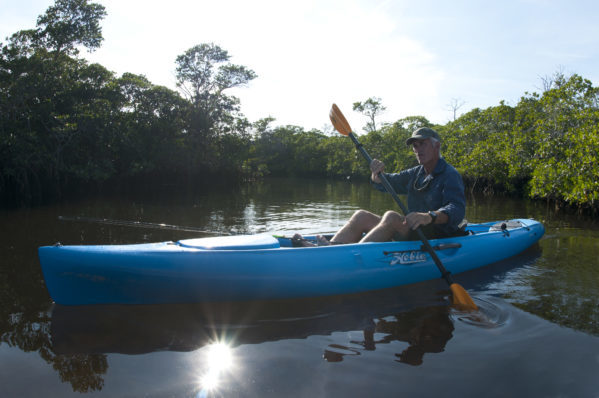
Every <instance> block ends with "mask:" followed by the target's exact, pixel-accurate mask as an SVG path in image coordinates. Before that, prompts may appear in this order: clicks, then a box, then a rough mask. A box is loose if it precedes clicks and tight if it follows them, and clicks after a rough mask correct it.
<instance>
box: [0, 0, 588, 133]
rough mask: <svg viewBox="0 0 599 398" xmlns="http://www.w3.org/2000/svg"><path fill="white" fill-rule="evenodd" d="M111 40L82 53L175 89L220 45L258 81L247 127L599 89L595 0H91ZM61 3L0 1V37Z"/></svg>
mask: <svg viewBox="0 0 599 398" xmlns="http://www.w3.org/2000/svg"><path fill="white" fill-rule="evenodd" d="M96 2H97V3H100V4H102V5H104V6H105V7H106V12H107V16H106V17H105V19H104V20H103V21H102V23H101V26H102V34H103V37H104V42H103V43H102V47H101V48H100V49H98V50H96V51H95V52H93V53H87V52H86V51H83V52H82V53H81V54H80V55H81V56H82V57H85V58H86V59H88V60H89V61H90V62H97V63H100V64H102V65H103V66H105V67H106V68H108V69H109V70H111V71H113V72H115V73H116V75H117V76H120V75H121V74H122V73H124V72H130V73H135V74H139V75H145V76H146V77H147V78H148V79H149V80H150V81H151V82H152V83H153V84H157V85H164V86H167V87H169V88H172V89H176V78H175V66H176V65H175V59H176V58H177V56H178V55H181V54H183V53H184V52H185V51H186V50H188V49H190V48H192V47H193V46H195V45H198V44H202V43H214V44H216V45H218V46H220V47H221V48H223V49H224V50H226V51H228V53H229V55H230V56H231V59H230V62H231V63H234V64H238V65H243V66H246V67H247V68H249V69H252V70H253V71H254V72H255V73H256V74H257V76H258V77H257V78H256V79H254V80H252V81H251V82H250V83H249V84H248V85H247V86H245V87H242V88H238V89H233V90H231V91H230V92H229V94H232V95H235V96H237V97H238V98H239V99H240V100H241V111H242V113H243V114H244V115H245V116H246V117H247V118H248V119H249V120H250V121H251V122H254V121H257V120H259V119H261V118H265V117H269V116H270V117H274V118H275V119H276V120H275V122H274V125H287V124H291V125H296V126H301V127H303V128H305V129H308V130H309V129H312V128H315V129H319V130H327V129H328V131H330V130H331V124H330V121H329V119H328V113H329V110H330V107H331V104H333V103H336V104H337V105H338V106H339V107H340V109H341V110H342V112H343V113H344V114H345V116H346V117H347V119H348V121H349V122H350V124H351V126H352V128H353V130H355V131H357V132H360V131H362V129H363V127H364V126H365V125H366V123H367V119H366V117H365V116H363V115H361V114H359V113H357V112H354V111H352V104H353V103H354V102H357V101H365V100H366V99H368V98H370V97H376V98H380V100H381V102H382V104H383V105H384V106H385V107H386V108H387V109H386V111H385V112H384V113H383V114H381V115H380V116H379V117H378V119H377V123H382V122H389V123H392V122H394V121H396V120H398V119H400V118H403V117H407V116H416V115H421V116H425V117H426V118H427V119H429V120H430V121H432V122H434V123H439V124H445V123H447V122H448V121H450V120H452V119H453V110H452V106H451V104H462V106H461V107H460V108H459V109H458V116H459V115H460V114H463V113H465V112H468V111H469V110H471V109H473V108H482V109H485V108H488V107H491V106H496V105H498V104H499V103H500V101H505V102H506V103H507V104H508V105H512V106H514V105H516V104H517V103H518V101H519V99H520V98H521V97H522V96H523V95H525V94H526V93H527V92H528V93H532V92H539V93H540V92H541V91H542V79H543V78H546V77H549V76H551V75H553V74H554V73H556V72H562V73H564V74H566V75H570V74H574V73H576V74H578V75H580V76H582V77H584V78H586V79H589V80H591V81H592V82H593V85H594V86H597V84H598V83H599V23H597V15H599V2H596V1H590V0H589V1H586V0H584V1H583V0H581V1H577V0H545V1H543V0H502V1H496V2H487V1H475V0H469V1H467V0H453V1H451V2H450V1H442V0H437V1H432V0H418V1H415V0H382V1H377V0H301V1H285V0H251V1H248V0H212V1H205V0H193V1H191V0H187V1H186V0H168V1H164V0H162V1H154V0H97V1H96ZM53 3H54V1H53V0H19V1H14V0H0V10H2V13H1V14H0V39H1V40H2V42H5V38H6V37H8V36H10V35H11V34H13V33H15V32H17V31H19V30H22V29H30V28H33V27H35V24H36V19H37V17H38V16H39V15H41V14H43V13H44V12H45V11H46V9H47V8H48V7H49V6H51V5H52V4H53Z"/></svg>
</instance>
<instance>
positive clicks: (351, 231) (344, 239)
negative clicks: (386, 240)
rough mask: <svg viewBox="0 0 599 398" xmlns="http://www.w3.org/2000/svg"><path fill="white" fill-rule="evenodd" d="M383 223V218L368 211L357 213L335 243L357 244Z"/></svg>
mask: <svg viewBox="0 0 599 398" xmlns="http://www.w3.org/2000/svg"><path fill="white" fill-rule="evenodd" d="M379 222H381V217H380V216H377V215H376V214H374V213H371V212H369V211H366V210H358V211H356V212H355V213H354V214H353V215H352V217H351V218H350V219H349V220H348V221H347V223H345V225H344V226H343V227H341V229H340V230H339V231H337V233H336V234H335V236H333V238H332V239H331V242H335V243H356V242H359V241H360V239H362V235H363V234H365V233H368V232H369V231H370V230H371V229H373V228H374V227H376V226H377V225H378V223H379Z"/></svg>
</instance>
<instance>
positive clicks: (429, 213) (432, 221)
mask: <svg viewBox="0 0 599 398" xmlns="http://www.w3.org/2000/svg"><path fill="white" fill-rule="evenodd" d="M428 215H429V216H431V224H434V223H435V220H436V219H437V212H434V211H432V210H431V211H429V212H428Z"/></svg>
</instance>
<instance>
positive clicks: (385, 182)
mask: <svg viewBox="0 0 599 398" xmlns="http://www.w3.org/2000/svg"><path fill="white" fill-rule="evenodd" d="M348 137H349V138H351V140H352V141H353V143H354V144H355V145H356V149H358V151H360V153H361V154H362V156H364V158H365V159H366V161H367V162H368V166H370V164H371V163H372V158H371V157H370V155H369V154H368V152H366V149H364V147H363V146H362V144H361V143H360V141H358V139H357V138H356V136H355V135H354V133H352V132H350V133H349V134H348ZM379 178H380V179H381V184H382V185H383V187H384V188H385V189H386V190H387V192H389V194H390V195H391V196H392V197H393V199H394V200H395V202H396V203H397V204H398V205H399V207H400V209H401V211H402V212H403V213H404V215H407V214H408V209H407V208H406V207H405V206H404V204H403V202H402V201H401V199H400V198H399V196H398V195H397V193H396V192H395V190H394V189H393V187H392V186H391V184H390V183H389V180H387V177H386V176H385V174H384V173H380V174H379ZM416 233H417V234H418V237H419V238H420V240H421V241H422V244H423V245H424V248H425V249H426V251H427V252H428V253H429V254H430V255H431V257H432V259H433V261H434V262H435V265H436V266H437V268H438V269H439V271H440V272H441V276H442V277H443V279H445V281H447V283H448V284H449V285H450V286H451V285H453V283H454V282H453V278H452V277H451V273H449V271H447V270H446V269H445V267H444V266H443V263H442V262H441V260H440V259H439V257H438V256H437V253H435V250H434V249H433V248H432V246H431V244H430V243H429V241H428V239H427V238H426V236H425V235H424V233H423V232H422V230H421V229H420V227H418V228H416Z"/></svg>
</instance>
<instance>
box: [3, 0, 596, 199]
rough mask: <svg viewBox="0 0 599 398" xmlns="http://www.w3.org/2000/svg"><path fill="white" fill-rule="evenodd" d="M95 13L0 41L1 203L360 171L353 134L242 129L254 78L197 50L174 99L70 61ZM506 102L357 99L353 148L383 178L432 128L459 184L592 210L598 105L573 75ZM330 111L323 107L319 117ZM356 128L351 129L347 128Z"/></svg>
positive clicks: (184, 60) (48, 18) (91, 45)
mask: <svg viewBox="0 0 599 398" xmlns="http://www.w3.org/2000/svg"><path fill="white" fill-rule="evenodd" d="M105 15H106V13H105V9H104V7H103V6H101V5H99V4H95V3H90V2H88V1H87V0H57V1H56V3H55V4H54V5H53V6H52V7H50V8H48V10H47V11H46V13H45V14H43V15H41V16H40V17H39V18H38V20H37V24H36V27H35V28H33V29H29V30H22V31H19V32H17V33H15V34H13V35H12V36H11V37H9V38H7V42H6V43H3V44H2V52H1V55H0V167H1V168H0V199H1V200H2V202H3V203H4V204H5V205H6V204H35V203H41V202H44V201H48V200H53V199H57V198H60V197H61V196H62V195H63V194H64V192H65V191H68V190H69V189H72V188H73V187H78V186H99V187H102V186H108V185H112V184H113V183H114V182H123V181H124V182H131V181H147V180H148V179H171V178H176V179H177V180H178V181H182V180H185V179H188V180H189V181H199V180H200V178H203V179H205V180H209V179H213V178H230V179H238V180H244V179H245V180H247V179H255V178H261V177H264V176H267V175H303V176H329V177H332V176H349V175H351V176H364V177H366V176H367V175H368V169H367V167H365V165H364V163H363V159H361V158H360V157H359V156H358V155H357V153H356V152H355V150H354V148H353V146H352V143H351V141H350V140H348V139H346V138H345V137H342V136H340V135H331V134H326V133H324V132H322V131H318V130H310V131H306V130H305V129H303V128H302V127H298V126H273V124H274V122H275V119H273V118H265V119H262V120H258V121H256V122H254V123H250V122H249V121H248V120H247V119H246V118H245V117H244V116H243V114H242V113H241V112H240V109H241V108H240V103H239V100H238V99H237V98H236V97H234V96H231V95H229V94H228V89H231V88H234V87H239V86H243V85H245V84H247V83H248V82H250V81H251V80H252V79H254V78H256V74H255V73H254V72H253V71H252V70H250V69H248V68H246V67H244V66H240V65H234V64H231V63H230V62H229V59H230V56H229V54H228V53H227V51H225V50H223V49H222V48H220V47H219V46H217V45H215V44H200V45H197V46H195V47H193V48H191V49H189V50H187V51H186V52H185V53H184V54H182V55H180V56H179V57H177V59H176V60H175V64H176V79H177V86H178V88H179V91H174V90H171V89H168V88H166V87H163V86H157V85H154V84H152V83H151V82H150V81H148V79H147V78H145V77H144V76H140V75H135V74H131V73H125V74H123V75H122V76H120V77H117V76H115V74H114V73H113V72H111V71H109V70H107V69H106V68H104V67H103V66H102V65H99V64H90V63H88V62H87V61H86V60H84V59H82V58H80V57H79V56H78V54H79V53H78V50H79V49H80V48H82V47H84V48H86V49H87V50H89V51H93V50H94V49H97V48H98V47H99V46H100V45H101V43H102V34H101V28H100V22H101V20H102V19H103V18H104V16H105ZM543 84H544V87H543V90H542V94H537V93H532V94H530V93H525V94H524V96H523V97H522V98H521V99H520V101H519V102H518V104H516V105H515V106H509V105H507V104H505V103H503V102H502V103H500V104H499V105H498V106H495V107H490V108H488V109H484V110H483V109H474V110H472V111H470V112H468V113H466V114H464V115H462V116H460V117H459V118H456V119H455V120H454V121H452V122H449V123H447V124H445V125H434V124H432V123H430V122H429V121H428V120H427V119H426V118H425V117H422V116H411V117H406V118H404V119H401V120H398V121H396V122H395V123H392V124H384V125H382V126H380V127H379V128H377V125H376V123H375V121H376V120H375V119H376V117H377V112H379V111H381V110H383V109H385V108H384V107H382V105H381V103H380V100H379V99H373V98H370V99H368V100H367V101H365V102H364V103H356V104H354V110H357V111H359V112H362V113H364V114H365V115H366V116H368V118H369V120H370V121H369V123H368V124H367V126H366V131H367V132H368V133H367V134H365V135H364V136H363V137H362V138H361V141H362V142H363V144H364V145H365V146H366V147H367V148H368V150H369V152H371V155H373V156H374V157H377V158H379V159H382V160H384V161H385V163H386V164H387V169H388V170H395V169H402V168H405V167H408V166H410V165H413V164H414V157H413V155H411V153H410V151H409V149H408V148H406V147H405V145H404V144H403V142H404V140H405V139H406V138H407V136H408V135H409V134H410V133H411V131H412V130H413V129H414V128H416V127H420V126H431V127H434V128H436V129H437V130H438V131H439V132H440V133H441V135H442V137H443V155H444V156H445V157H446V158H447V159H448V161H449V162H450V163H452V164H454V165H455V166H456V167H457V168H458V169H459V170H460V171H461V172H462V174H463V176H464V178H465V180H466V182H467V184H468V187H469V189H472V190H483V191H486V192H495V193H498V192H508V193H515V194H520V195H523V196H529V197H534V198H541V199H547V200H550V201H553V202H554V203H556V204H567V205H571V206H574V207H578V208H587V209H592V210H593V211H597V210H598V208H599V202H598V199H599V180H598V178H597V177H598V176H599V164H598V161H597V159H598V155H597V154H598V153H599V132H598V128H599V127H597V126H598V123H597V122H598V121H599V109H598V105H599V101H598V98H599V97H598V91H597V88H594V87H593V86H592V83H591V82H590V81H588V80H586V79H583V78H582V77H580V76H578V75H572V76H569V77H567V76H564V75H563V74H561V73H556V74H555V75H553V76H552V77H549V78H545V79H543ZM326 111H327V110H323V112H326ZM354 127H356V126H354Z"/></svg>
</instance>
